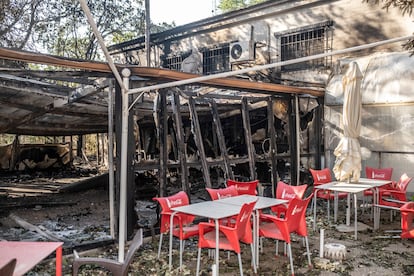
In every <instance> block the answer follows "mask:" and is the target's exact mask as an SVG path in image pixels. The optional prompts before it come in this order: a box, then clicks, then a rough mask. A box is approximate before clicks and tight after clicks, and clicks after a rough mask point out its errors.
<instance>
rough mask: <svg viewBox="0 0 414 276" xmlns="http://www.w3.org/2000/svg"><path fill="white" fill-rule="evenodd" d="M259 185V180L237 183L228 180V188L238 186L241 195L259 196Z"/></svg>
mask: <svg viewBox="0 0 414 276" xmlns="http://www.w3.org/2000/svg"><path fill="white" fill-rule="evenodd" d="M257 185H259V180H253V181H236V180H233V179H227V187H229V186H236V190H237V192H238V194H239V195H257Z"/></svg>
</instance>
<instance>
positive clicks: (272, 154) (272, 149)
mask: <svg viewBox="0 0 414 276" xmlns="http://www.w3.org/2000/svg"><path fill="white" fill-rule="evenodd" d="M267 122H268V126H267V129H268V132H269V137H270V146H269V158H270V163H271V166H272V168H271V181H272V196H273V197H275V196H276V193H275V190H276V189H275V187H276V184H277V182H278V174H277V159H276V157H277V143H276V130H275V116H274V114H273V98H269V100H268V101H267Z"/></svg>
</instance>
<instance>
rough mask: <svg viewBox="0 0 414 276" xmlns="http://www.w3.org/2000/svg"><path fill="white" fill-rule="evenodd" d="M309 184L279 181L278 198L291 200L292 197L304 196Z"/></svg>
mask: <svg viewBox="0 0 414 276" xmlns="http://www.w3.org/2000/svg"><path fill="white" fill-rule="evenodd" d="M307 187H308V185H306V184H303V185H299V186H292V185H289V184H287V183H285V182H283V181H279V182H278V183H277V187H276V198H279V199H287V200H291V199H292V198H295V197H297V198H303V195H304V194H305V192H306V189H307Z"/></svg>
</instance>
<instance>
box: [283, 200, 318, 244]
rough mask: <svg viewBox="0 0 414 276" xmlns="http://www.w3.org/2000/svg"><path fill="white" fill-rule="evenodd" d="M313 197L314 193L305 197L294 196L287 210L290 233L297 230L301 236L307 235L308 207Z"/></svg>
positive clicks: (286, 218)
mask: <svg viewBox="0 0 414 276" xmlns="http://www.w3.org/2000/svg"><path fill="white" fill-rule="evenodd" d="M312 197H313V193H312V194H311V195H309V196H308V197H307V198H305V199H300V198H293V199H292V200H291V201H290V202H289V205H288V209H287V211H286V217H285V220H286V223H287V229H288V231H289V233H292V232H295V233H297V234H298V235H300V236H307V234H308V230H307V226H306V209H307V208H308V205H309V202H310V200H311V199H312Z"/></svg>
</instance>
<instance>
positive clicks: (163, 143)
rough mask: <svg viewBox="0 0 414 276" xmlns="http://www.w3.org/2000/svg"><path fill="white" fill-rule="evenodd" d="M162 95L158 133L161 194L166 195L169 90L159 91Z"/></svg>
mask: <svg viewBox="0 0 414 276" xmlns="http://www.w3.org/2000/svg"><path fill="white" fill-rule="evenodd" d="M158 93H159V95H160V105H159V108H160V109H159V111H160V113H159V116H158V118H159V124H158V128H159V129H158V133H159V143H160V168H159V173H160V174H159V179H160V195H161V196H165V195H166V193H165V192H166V186H167V165H168V164H167V163H168V153H167V134H168V111H167V91H166V90H161V91H159V92H158Z"/></svg>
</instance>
